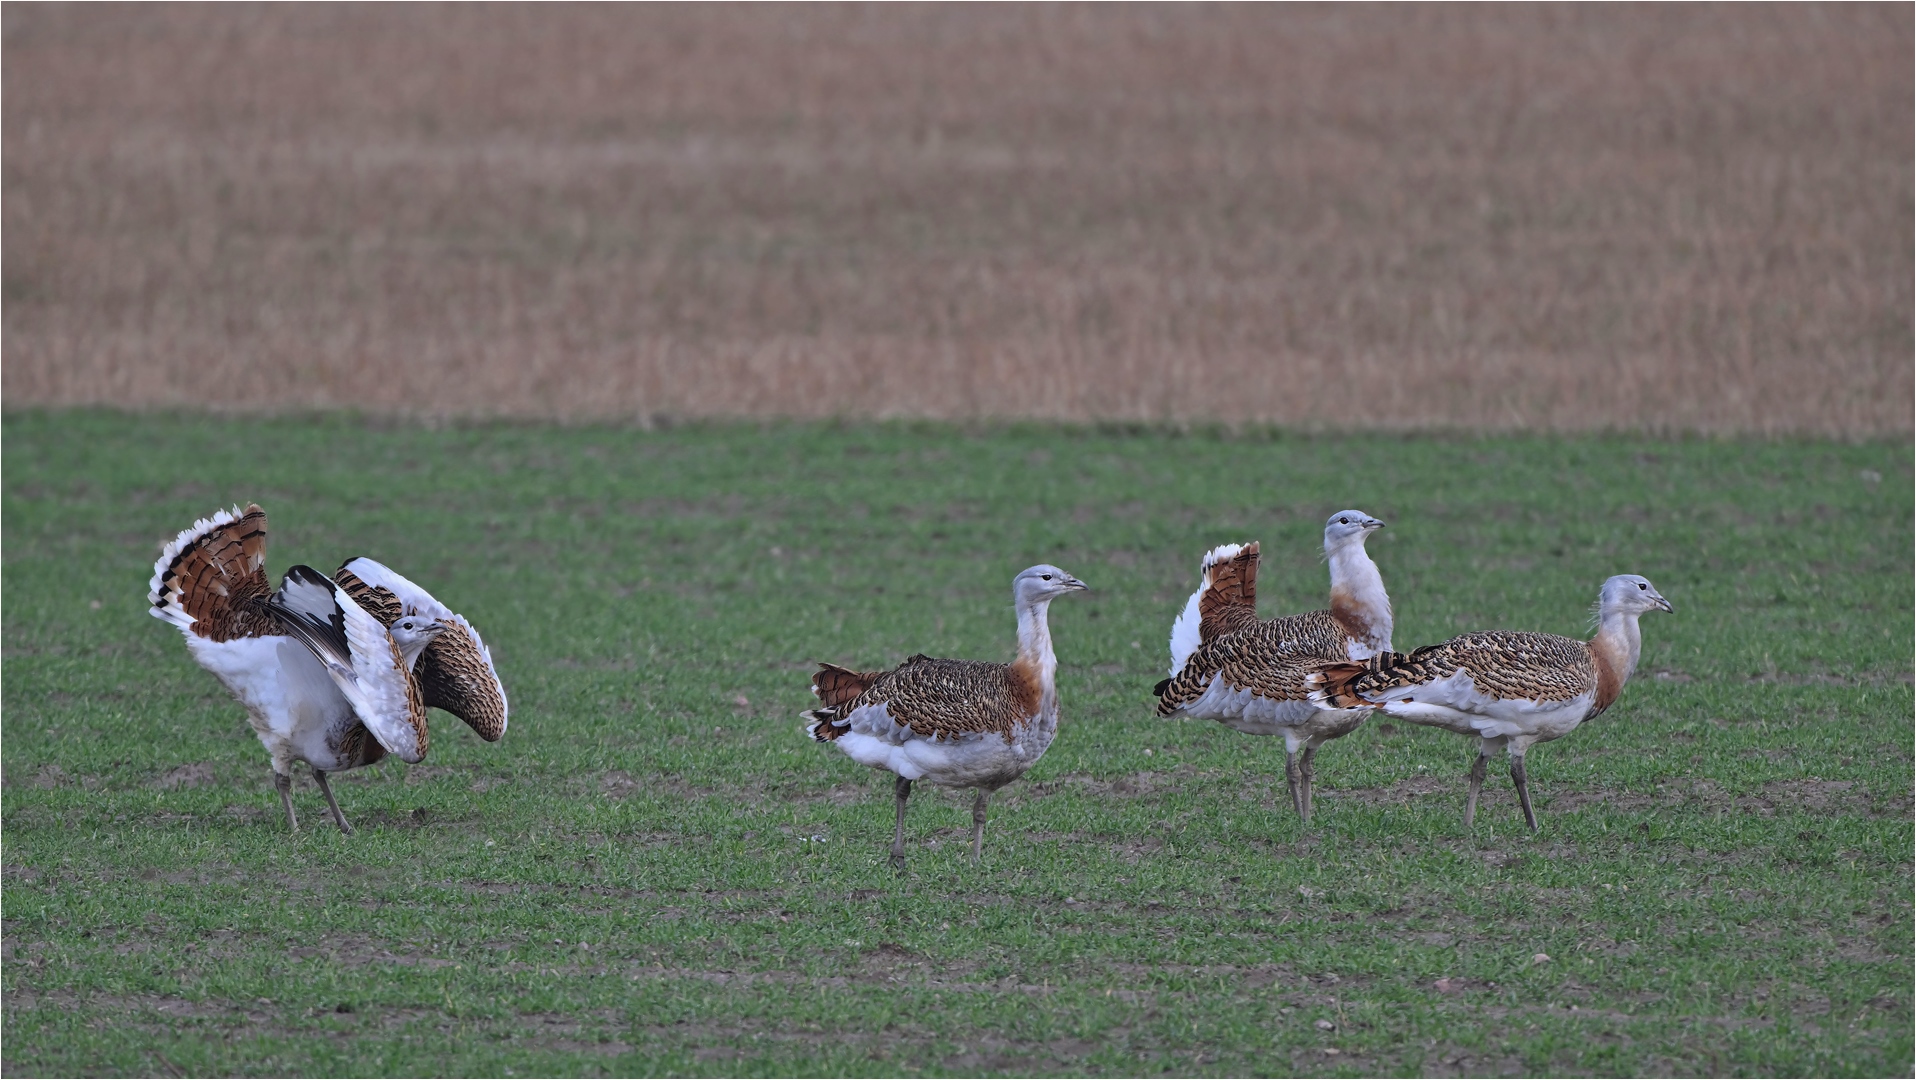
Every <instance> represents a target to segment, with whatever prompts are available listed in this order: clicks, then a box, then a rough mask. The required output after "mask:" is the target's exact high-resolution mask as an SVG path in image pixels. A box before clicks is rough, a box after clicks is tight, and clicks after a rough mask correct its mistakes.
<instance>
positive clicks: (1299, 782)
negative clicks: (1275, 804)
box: [1284, 750, 1309, 821]
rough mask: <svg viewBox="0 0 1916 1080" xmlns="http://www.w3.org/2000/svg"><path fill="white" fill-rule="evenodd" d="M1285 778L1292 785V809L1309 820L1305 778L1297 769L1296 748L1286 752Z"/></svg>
mask: <svg viewBox="0 0 1916 1080" xmlns="http://www.w3.org/2000/svg"><path fill="white" fill-rule="evenodd" d="M1284 779H1286V780H1288V781H1290V785H1291V809H1293V810H1295V811H1297V816H1298V817H1301V818H1304V819H1305V820H1307V821H1308V820H1309V814H1308V812H1307V811H1306V810H1305V809H1304V780H1303V777H1302V776H1301V775H1300V774H1299V773H1298V771H1297V751H1295V750H1286V751H1285V752H1284Z"/></svg>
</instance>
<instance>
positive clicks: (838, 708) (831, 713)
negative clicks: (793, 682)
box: [799, 656, 922, 742]
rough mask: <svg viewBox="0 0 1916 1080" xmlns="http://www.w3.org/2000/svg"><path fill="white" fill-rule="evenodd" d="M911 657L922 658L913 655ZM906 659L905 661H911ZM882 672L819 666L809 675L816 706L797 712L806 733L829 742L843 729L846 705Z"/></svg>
mask: <svg viewBox="0 0 1916 1080" xmlns="http://www.w3.org/2000/svg"><path fill="white" fill-rule="evenodd" d="M912 659H913V660H918V659H922V657H916V656H915V657H913V658H912ZM910 662H911V661H910V660H907V661H906V663H908V664H909V663H910ZM881 674H883V673H882V672H875V671H872V672H867V671H853V670H852V669H851V668H846V667H839V666H838V665H837V664H824V663H821V664H819V665H818V673H817V674H816V675H813V676H812V693H814V694H816V695H818V700H819V708H816V709H811V710H808V711H806V712H802V713H800V714H799V717H800V718H801V719H803V720H805V721H807V723H806V725H805V734H807V735H809V736H811V737H812V739H813V740H815V741H817V742H831V741H832V740H833V739H836V738H838V736H839V735H840V734H842V733H843V732H844V725H843V723H842V722H843V721H844V719H845V714H846V712H847V711H848V710H847V709H846V706H848V705H850V704H851V703H852V702H854V701H856V700H858V695H860V694H862V693H864V692H865V691H866V689H868V688H869V687H870V686H871V684H872V683H873V682H874V681H875V680H876V679H877V678H878V676H879V675H881Z"/></svg>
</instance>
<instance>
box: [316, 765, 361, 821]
mask: <svg viewBox="0 0 1916 1080" xmlns="http://www.w3.org/2000/svg"><path fill="white" fill-rule="evenodd" d="M313 779H315V780H317V781H319V790H320V791H322V792H324V793H325V794H326V805H327V806H330V807H332V810H333V822H334V824H336V825H338V826H339V831H340V832H342V833H345V834H346V835H347V836H351V835H352V834H353V827H352V826H351V825H348V824H346V815H345V814H342V813H340V812H339V800H338V799H335V798H333V786H332V785H331V784H328V783H327V782H326V773H325V771H324V770H323V769H314V770H313Z"/></svg>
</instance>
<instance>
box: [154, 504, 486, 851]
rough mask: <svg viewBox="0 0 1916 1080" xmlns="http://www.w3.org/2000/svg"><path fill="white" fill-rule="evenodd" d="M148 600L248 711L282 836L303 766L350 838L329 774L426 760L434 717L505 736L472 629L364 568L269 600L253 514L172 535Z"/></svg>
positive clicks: (397, 580)
mask: <svg viewBox="0 0 1916 1080" xmlns="http://www.w3.org/2000/svg"><path fill="white" fill-rule="evenodd" d="M147 601H148V603H150V604H151V605H152V606H151V608H150V609H149V610H150V612H151V614H152V615H153V616H154V617H155V618H158V619H162V620H164V621H166V622H168V623H171V624H173V625H174V626H177V627H178V628H179V629H180V632H181V633H182V634H183V635H184V636H185V638H186V648H187V652H189V653H190V654H192V657H193V659H194V660H196V661H198V662H199V665H200V666H201V667H203V668H205V669H206V670H208V671H210V672H212V673H213V675H214V676H216V677H217V678H218V679H219V680H220V682H221V683H223V684H225V686H226V688H227V689H228V690H230V691H232V693H233V696H234V697H236V698H238V699H239V700H240V703H241V704H242V705H244V706H246V714H247V720H248V722H249V723H250V724H251V726H252V728H253V732H254V734H256V735H258V736H259V740H260V742H261V743H262V744H263V745H264V746H265V747H266V752H267V753H268V755H270V756H271V758H272V768H273V784H274V786H275V787H276V788H277V789H278V790H279V797H280V802H281V804H282V805H283V806H284V807H285V810H286V824H287V827H288V828H291V829H295V830H296V829H298V828H299V818H298V816H297V815H296V814H295V813H294V812H293V796H292V771H293V769H292V767H293V763H294V762H295V761H304V762H306V764H307V765H308V766H310V767H311V768H312V770H313V779H314V780H315V781H317V782H318V784H319V790H320V791H321V792H322V793H324V794H325V796H326V805H327V807H328V808H329V809H330V810H331V811H332V815H333V821H334V823H335V824H337V825H338V826H339V831H340V832H342V833H349V834H350V833H351V832H352V831H353V829H352V826H350V825H348V824H347V823H346V815H345V814H343V813H341V812H340V809H339V801H338V800H337V799H335V798H334V797H333V789H332V785H331V784H329V783H328V782H327V775H328V774H329V773H335V772H344V771H346V770H349V769H357V768H362V767H364V766H367V765H371V764H374V763H376V762H378V761H380V760H381V759H382V758H384V757H385V756H386V755H387V754H388V753H390V754H392V755H393V756H395V757H397V758H399V759H400V760H401V761H405V762H409V763H411V762H418V761H420V760H422V759H424V758H425V756H426V745H427V727H426V709H427V708H428V707H436V708H441V709H445V710H446V711H447V712H450V713H452V714H453V715H455V716H458V717H459V718H460V719H462V720H464V721H466V723H467V724H469V725H470V726H471V727H472V729H473V730H474V731H475V732H477V733H478V734H479V736H480V737H481V738H483V739H485V740H486V741H488V742H492V741H496V740H497V739H498V738H499V737H500V736H502V735H504V734H505V730H506V697H505V690H504V688H503V687H502V686H500V684H499V675H498V672H497V671H495V670H494V669H493V666H492V654H491V652H490V651H488V650H487V649H486V646H485V642H483V641H481V640H480V639H479V634H478V631H476V630H474V629H473V628H472V624H470V623H468V622H467V621H466V620H465V619H464V618H463V617H461V616H459V615H457V614H455V613H454V612H453V611H451V610H450V609H448V608H447V607H446V606H445V605H444V604H441V603H440V602H439V601H438V600H435V599H434V598H433V597H432V595H431V594H430V593H428V592H426V591H425V590H424V589H422V588H420V587H419V586H417V585H415V584H413V583H412V582H410V581H408V580H406V579H405V578H403V577H401V576H400V575H398V574H396V573H394V572H393V571H392V570H390V569H388V568H387V567H385V566H383V565H381V564H380V563H377V562H374V561H373V560H371V559H366V558H358V559H352V560H349V561H348V562H347V563H346V564H345V565H343V566H341V567H340V568H339V570H338V572H337V573H335V574H334V576H333V577H331V578H328V577H326V576H325V575H324V574H321V573H320V572H319V571H317V570H314V569H313V568H312V567H310V566H295V567H293V568H292V569H290V570H288V571H287V572H286V576H285V578H284V579H282V581H281V584H280V587H279V590H278V591H277V592H274V591H273V590H272V587H271V586H270V585H269V584H268V582H267V579H266V512H265V511H264V510H261V509H260V508H259V507H258V506H250V505H249V506H248V507H247V508H246V509H245V510H244V511H242V510H240V508H239V507H237V506H235V507H233V508H232V509H231V510H222V511H219V512H218V513H215V514H214V515H213V516H212V517H210V518H202V519H200V520H198V521H195V522H194V523H193V525H192V527H191V528H188V529H186V530H184V531H182V532H181V533H180V534H179V535H178V536H176V537H174V538H173V540H172V542H171V543H168V544H167V545H166V546H165V547H164V548H163V549H162V551H161V552H160V558H159V561H158V562H157V563H155V564H154V566H153V580H152V582H151V584H150V589H149V592H148V594H147Z"/></svg>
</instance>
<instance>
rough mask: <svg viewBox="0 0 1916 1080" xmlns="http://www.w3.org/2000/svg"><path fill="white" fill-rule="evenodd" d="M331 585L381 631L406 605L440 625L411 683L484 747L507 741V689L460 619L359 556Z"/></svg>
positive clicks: (421, 591) (395, 575)
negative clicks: (460, 723)
mask: <svg viewBox="0 0 1916 1080" xmlns="http://www.w3.org/2000/svg"><path fill="white" fill-rule="evenodd" d="M368 577H370V578H372V579H373V580H372V581H368V580H367V578H368ZM333 580H334V581H335V582H337V583H338V585H339V587H340V589H341V591H343V592H345V593H346V594H347V595H348V596H350V597H352V598H353V602H354V603H356V604H358V605H359V606H360V607H361V608H363V609H365V611H366V613H367V614H369V615H371V616H372V617H373V618H375V619H377V620H379V624H380V625H381V626H385V627H391V626H392V624H393V623H395V622H397V621H399V619H400V617H401V616H403V615H405V614H406V608H407V606H408V604H410V605H411V606H412V607H413V608H414V610H415V613H416V614H422V615H426V616H429V617H431V618H435V619H438V620H439V621H440V622H442V623H444V624H445V627H446V629H445V630H444V631H443V632H441V633H440V635H439V636H438V637H437V638H435V639H433V642H432V644H430V645H428V646H426V650H425V651H424V652H423V653H421V654H420V655H419V659H418V661H417V662H416V663H414V664H413V670H412V677H413V679H414V681H416V682H417V683H418V684H419V695H420V698H421V700H423V701H424V702H425V703H426V705H427V706H429V707H431V708H434V709H444V710H445V711H447V712H449V713H451V714H453V715H454V716H457V717H458V718H459V719H461V720H464V721H465V722H466V726H468V727H470V728H472V730H473V731H474V732H475V733H476V734H478V736H479V737H480V738H482V739H484V740H486V741H487V742H498V741H499V739H500V738H501V737H503V736H504V735H505V733H506V708H507V706H506V691H505V687H504V686H503V685H501V684H500V682H499V674H498V672H497V671H496V670H494V668H493V666H492V662H491V659H490V658H489V657H488V655H487V653H486V649H485V646H484V644H483V643H482V642H481V641H480V640H479V635H478V634H477V633H476V632H475V631H474V630H473V629H472V626H471V624H470V623H468V622H466V620H465V618H464V617H463V616H460V615H459V614H457V613H456V612H454V611H452V610H451V609H450V608H447V607H446V606H445V605H444V604H442V603H440V602H439V601H438V600H437V599H435V598H434V597H433V596H432V594H430V593H428V592H426V590H424V589H422V588H420V587H419V586H417V585H415V584H413V583H412V582H411V581H409V580H407V579H406V578H405V577H403V576H401V575H400V574H398V573H396V572H395V571H393V570H392V569H391V568H390V567H388V566H386V565H384V564H382V563H380V562H377V561H375V560H373V559H368V558H365V557H363V556H362V557H360V558H354V559H348V560H346V562H344V563H342V564H341V565H340V567H339V569H338V570H335V571H334V572H333ZM402 592H403V593H404V594H405V595H404V596H402V595H401V593H402Z"/></svg>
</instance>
